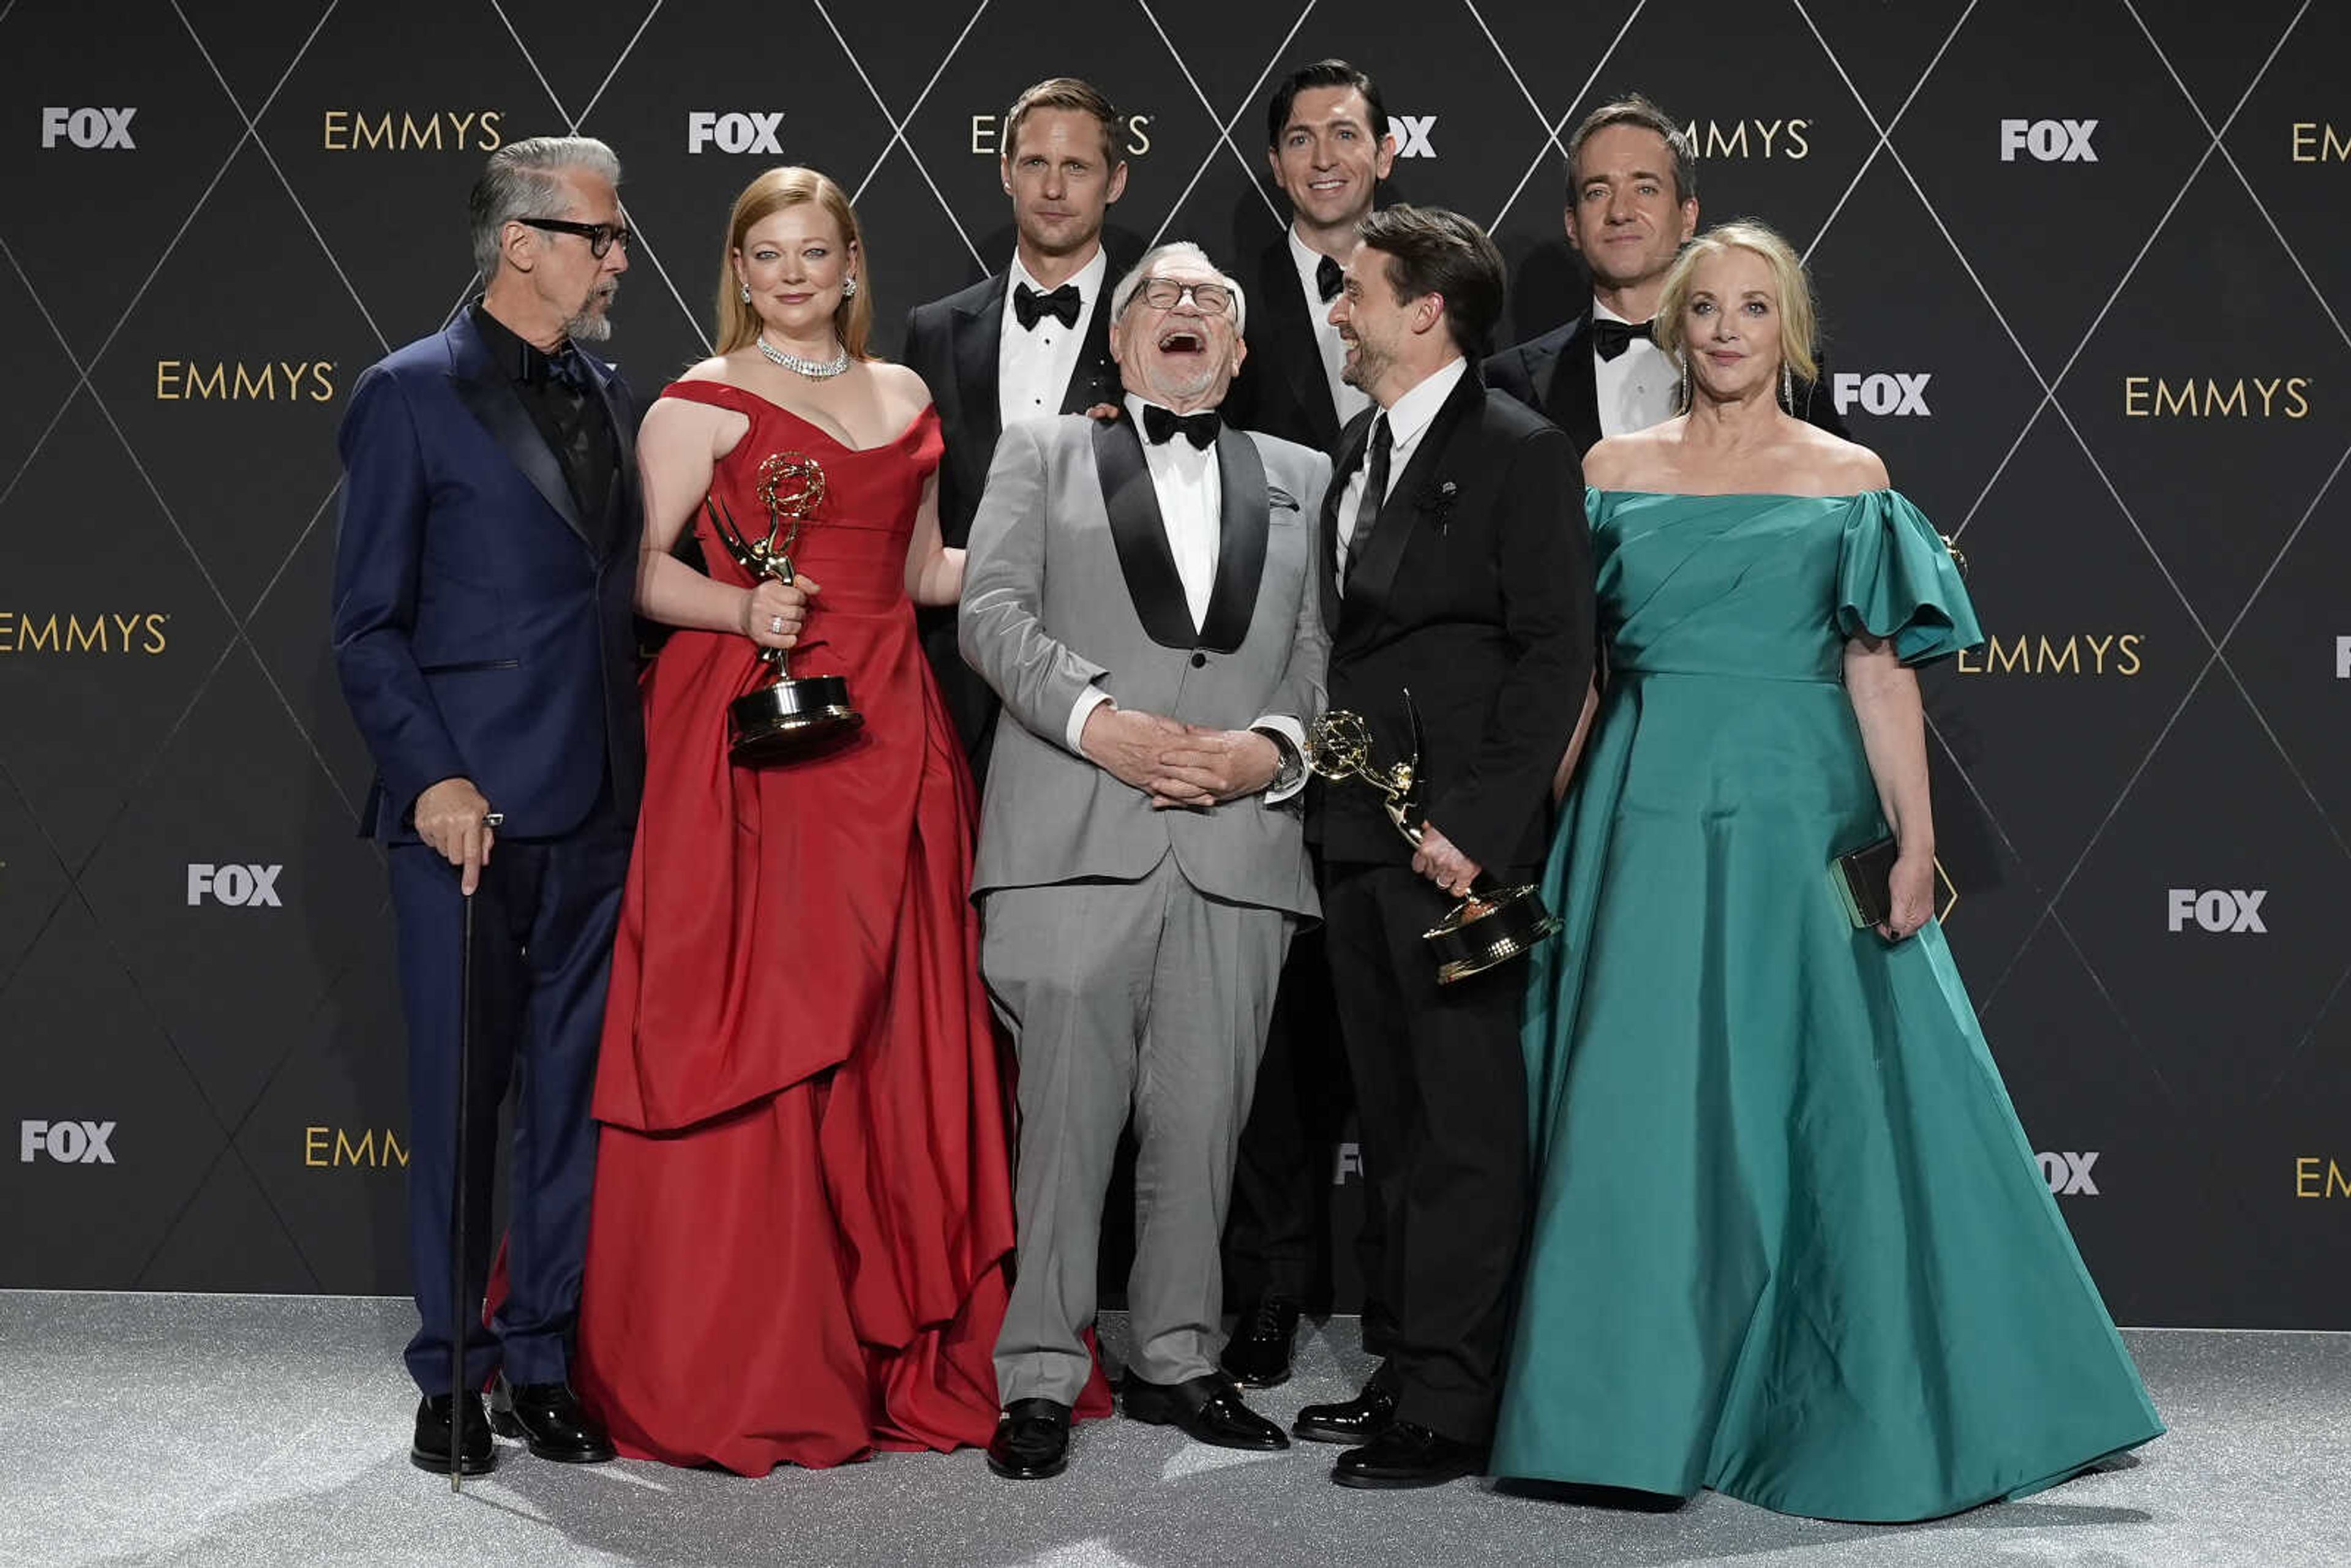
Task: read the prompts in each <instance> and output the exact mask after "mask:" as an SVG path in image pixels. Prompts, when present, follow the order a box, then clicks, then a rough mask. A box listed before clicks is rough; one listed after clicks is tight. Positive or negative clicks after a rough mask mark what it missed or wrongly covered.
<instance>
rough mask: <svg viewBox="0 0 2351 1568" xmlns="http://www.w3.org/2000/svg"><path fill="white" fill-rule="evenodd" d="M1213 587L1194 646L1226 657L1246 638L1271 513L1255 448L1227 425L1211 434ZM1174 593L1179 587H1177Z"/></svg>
mask: <svg viewBox="0 0 2351 1568" xmlns="http://www.w3.org/2000/svg"><path fill="white" fill-rule="evenodd" d="M1217 487H1218V489H1219V490H1220V491H1221V492H1222V496H1221V503H1220V505H1219V507H1218V510H1217V583H1216V588H1215V591H1213V592H1211V593H1210V594H1209V596H1208V614H1207V621H1206V622H1204V623H1203V624H1202V625H1201V627H1200V641H1199V645H1200V646H1201V647H1203V648H1206V649H1207V650H1208V652H1210V653H1231V652H1233V651H1234V650H1235V649H1237V648H1238V647H1239V646H1240V645H1241V643H1243V642H1244V641H1245V640H1246V639H1247V638H1248V636H1249V622H1251V621H1252V620H1254V619H1255V618H1256V616H1257V591H1258V583H1259V580H1261V579H1262V578H1263V577H1264V575H1265V545H1266V538H1265V536H1266V530H1267V529H1268V528H1270V527H1271V526H1272V521H1273V507H1272V503H1271V499H1270V497H1269V496H1268V495H1267V493H1266V486H1265V460H1264V459H1263V458H1261V457H1259V455H1258V450H1257V443H1256V442H1254V441H1251V440H1250V439H1249V437H1248V436H1246V435H1244V434H1241V433H1240V432H1239V431H1238V430H1235V429H1233V428H1232V427H1231V426H1229V425H1227V426H1225V427H1224V428H1222V429H1221V430H1219V431H1218V432H1217ZM1178 586H1179V587H1180V586H1181V584H1180V583H1179V584H1178Z"/></svg>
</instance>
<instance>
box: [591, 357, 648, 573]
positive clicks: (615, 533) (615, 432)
mask: <svg viewBox="0 0 2351 1568" xmlns="http://www.w3.org/2000/svg"><path fill="white" fill-rule="evenodd" d="M590 373H591V374H593V375H594V376H595V378H596V390H597V391H598V392H601V394H602V395H603V399H604V417H605V418H606V419H609V420H610V421H611V425H612V446H613V450H614V452H615V453H616V454H617V455H618V456H619V458H620V461H619V463H618V464H617V465H615V468H614V472H613V477H614V480H615V483H616V488H615V489H614V490H613V491H612V493H611V497H609V498H608V499H607V500H606V501H605V503H604V505H605V508H606V509H607V510H608V511H609V510H611V508H613V507H626V506H627V505H628V504H629V498H630V497H632V496H634V495H636V494H637V493H638V491H637V444H636V441H635V439H634V438H633V436H632V434H630V430H629V423H628V413H629V411H628V407H627V405H626V404H625V403H623V402H622V399H621V378H620V376H619V375H617V374H616V373H614V372H612V371H605V370H601V369H600V370H595V371H591V372H590ZM614 520H615V521H617V522H619V523H620V524H622V525H623V526H622V527H618V528H607V529H606V530H605V531H604V537H605V538H608V539H610V540H611V542H612V544H613V546H614V547H615V548H618V546H619V545H620V543H621V541H622V540H623V539H625V538H628V537H629V536H630V534H631V531H632V530H631V529H630V528H627V527H626V526H625V525H626V524H627V523H628V522H630V521H631V519H629V518H626V517H621V518H616V519H614Z"/></svg>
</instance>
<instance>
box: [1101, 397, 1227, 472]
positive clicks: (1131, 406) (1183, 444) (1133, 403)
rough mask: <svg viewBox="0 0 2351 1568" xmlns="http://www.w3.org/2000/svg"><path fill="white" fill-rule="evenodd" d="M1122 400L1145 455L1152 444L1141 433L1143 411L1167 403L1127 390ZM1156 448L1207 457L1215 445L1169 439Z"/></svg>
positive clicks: (1209, 410)
mask: <svg viewBox="0 0 2351 1568" xmlns="http://www.w3.org/2000/svg"><path fill="white" fill-rule="evenodd" d="M1123 401H1124V402H1125V403H1126V417H1127V418H1128V419H1130V420H1133V421H1134V434H1135V439H1136V440H1138V441H1140V442H1142V443H1143V450H1144V455H1149V454H1150V452H1151V451H1152V445H1151V438H1150V437H1149V436H1147V435H1145V434H1143V411H1144V409H1146V408H1167V405H1166V404H1165V403H1164V402H1163V403H1155V402H1152V401H1151V400H1150V399H1149V398H1147V397H1144V395H1143V394H1142V393H1141V392H1128V393H1127V394H1126V396H1125V399H1124V400H1123ZM1167 412H1168V413H1175V410H1174V409H1172V408H1170V409H1167ZM1193 412H1194V413H1216V412H1217V410H1213V409H1195V410H1193ZM1158 450H1160V451H1162V452H1175V454H1176V455H1178V456H1196V457H1207V456H1209V455H1212V454H1213V453H1214V452H1215V451H1216V450H1217V447H1216V444H1215V443H1214V442H1211V443H1209V444H1207V445H1206V446H1198V447H1196V446H1194V445H1193V444H1191V443H1190V442H1188V441H1170V442H1167V443H1165V444H1163V445H1162V446H1161V447H1159V449H1158Z"/></svg>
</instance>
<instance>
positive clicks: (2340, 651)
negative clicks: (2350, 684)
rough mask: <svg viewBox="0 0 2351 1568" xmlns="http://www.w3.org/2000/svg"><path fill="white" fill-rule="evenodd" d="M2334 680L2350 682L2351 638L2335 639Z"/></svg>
mask: <svg viewBox="0 0 2351 1568" xmlns="http://www.w3.org/2000/svg"><path fill="white" fill-rule="evenodd" d="M2335 679H2336V680H2338V681H2351V637H2337V638H2336V639H2335Z"/></svg>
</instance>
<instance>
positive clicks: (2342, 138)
mask: <svg viewBox="0 0 2351 1568" xmlns="http://www.w3.org/2000/svg"><path fill="white" fill-rule="evenodd" d="M2290 145H2291V147H2292V149H2293V151H2292V152H2290V153H2289V154H2288V156H2290V157H2291V158H2292V159H2293V160H2294V162H2297V163H2351V136H2346V135H2345V134H2344V133H2343V132H2341V131H2337V130H2335V127H2333V126H2332V125H2329V124H2327V123H2325V121H2324V120H2295V121H2294V130H2293V132H2292V136H2291V141H2290Z"/></svg>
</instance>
